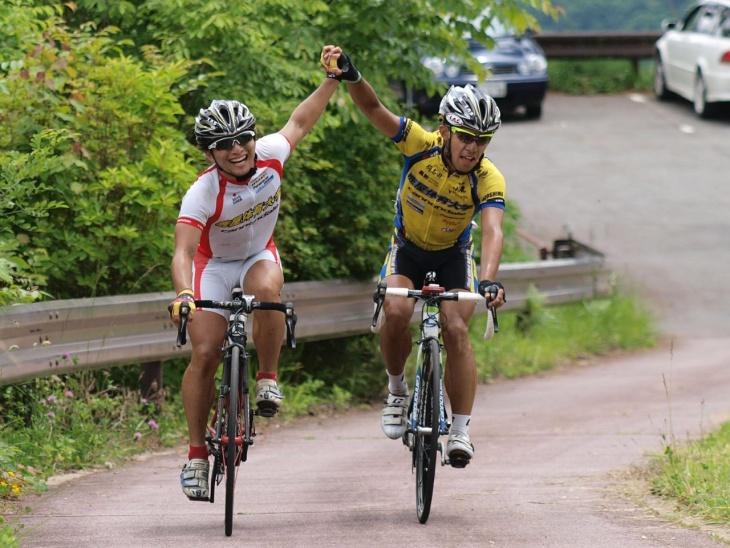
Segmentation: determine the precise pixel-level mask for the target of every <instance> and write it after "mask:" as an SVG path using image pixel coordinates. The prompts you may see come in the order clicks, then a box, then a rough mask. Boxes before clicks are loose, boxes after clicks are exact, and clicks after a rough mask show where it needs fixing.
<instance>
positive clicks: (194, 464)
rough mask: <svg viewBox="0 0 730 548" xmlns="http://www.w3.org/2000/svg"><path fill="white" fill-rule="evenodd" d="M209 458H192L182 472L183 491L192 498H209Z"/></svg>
mask: <svg viewBox="0 0 730 548" xmlns="http://www.w3.org/2000/svg"><path fill="white" fill-rule="evenodd" d="M209 473H210V463H209V462H208V459H190V460H189V461H188V462H187V463H185V465H184V466H183V469H182V472H180V483H181V484H182V490H183V493H185V496H187V497H188V498H189V499H190V500H208V475H209Z"/></svg>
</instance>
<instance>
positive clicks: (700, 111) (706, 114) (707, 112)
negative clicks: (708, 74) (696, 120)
mask: <svg viewBox="0 0 730 548" xmlns="http://www.w3.org/2000/svg"><path fill="white" fill-rule="evenodd" d="M692 103H693V106H694V109H695V113H696V114H697V116H699V117H700V118H711V117H712V116H713V115H714V114H715V105H714V104H712V103H708V102H707V86H706V84H705V79H704V77H703V76H702V73H701V72H698V73H697V78H696V79H695V88H694V98H693V101H692Z"/></svg>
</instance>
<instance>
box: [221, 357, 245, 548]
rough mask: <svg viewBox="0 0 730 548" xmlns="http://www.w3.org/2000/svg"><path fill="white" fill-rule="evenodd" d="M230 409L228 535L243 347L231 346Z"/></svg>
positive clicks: (238, 441)
mask: <svg viewBox="0 0 730 548" xmlns="http://www.w3.org/2000/svg"><path fill="white" fill-rule="evenodd" d="M228 386H229V387H230V390H229V392H228V409H227V410H226V439H225V440H224V441H225V443H222V444H221V445H222V446H223V453H224V455H225V457H224V458H225V468H226V536H228V537H230V536H231V534H232V533H233V496H234V494H235V493H234V490H235V486H236V473H237V472H238V463H239V462H240V450H241V447H242V445H241V444H242V443H243V440H242V439H241V426H240V425H241V423H240V406H239V402H240V400H239V396H240V395H241V349H240V348H238V347H237V346H233V348H231V378H230V384H229V385H228Z"/></svg>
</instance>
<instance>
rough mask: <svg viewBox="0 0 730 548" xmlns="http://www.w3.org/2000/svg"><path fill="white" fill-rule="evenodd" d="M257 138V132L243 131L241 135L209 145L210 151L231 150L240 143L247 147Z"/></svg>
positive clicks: (224, 138) (225, 138)
mask: <svg viewBox="0 0 730 548" xmlns="http://www.w3.org/2000/svg"><path fill="white" fill-rule="evenodd" d="M255 137H256V132H254V131H250V130H246V131H242V132H241V133H238V134H236V135H232V136H230V137H223V138H222V139H218V140H217V141H213V142H212V143H210V144H209V145H208V150H213V149H215V150H231V149H232V148H233V146H234V145H235V144H236V143H238V144H239V145H241V146H242V147H245V146H246V145H247V144H249V143H250V142H251V141H253V139H254V138H255Z"/></svg>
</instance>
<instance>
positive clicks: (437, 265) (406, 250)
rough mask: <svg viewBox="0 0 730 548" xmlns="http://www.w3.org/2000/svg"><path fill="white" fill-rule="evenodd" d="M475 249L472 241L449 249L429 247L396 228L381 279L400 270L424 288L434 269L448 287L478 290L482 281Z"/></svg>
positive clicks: (415, 283) (400, 272)
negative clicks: (478, 279) (476, 261)
mask: <svg viewBox="0 0 730 548" xmlns="http://www.w3.org/2000/svg"><path fill="white" fill-rule="evenodd" d="M473 251H474V246H473V243H472V242H471V241H469V242H467V243H465V244H457V245H455V246H454V247H449V248H447V249H440V250H438V251H426V250H425V249H421V248H420V247H418V246H417V245H415V244H414V243H413V242H411V241H410V240H408V239H406V237H405V236H403V234H401V233H400V232H398V231H395V233H394V234H393V238H392V239H391V240H390V246H389V248H388V254H387V255H386V256H385V262H384V263H383V268H382V269H381V271H380V279H381V280H382V279H383V278H385V277H386V276H391V275H393V274H400V275H401V276H405V277H406V278H408V279H409V280H411V282H413V287H414V288H416V289H420V288H421V287H423V282H424V279H425V277H426V273H427V272H430V271H433V272H435V273H436V281H437V282H438V284H439V285H440V286H442V287H444V288H445V289H446V290H447V291H450V290H452V289H467V290H469V291H474V290H475V288H476V285H477V283H478V282H477V272H476V264H475V262H474V253H473Z"/></svg>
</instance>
